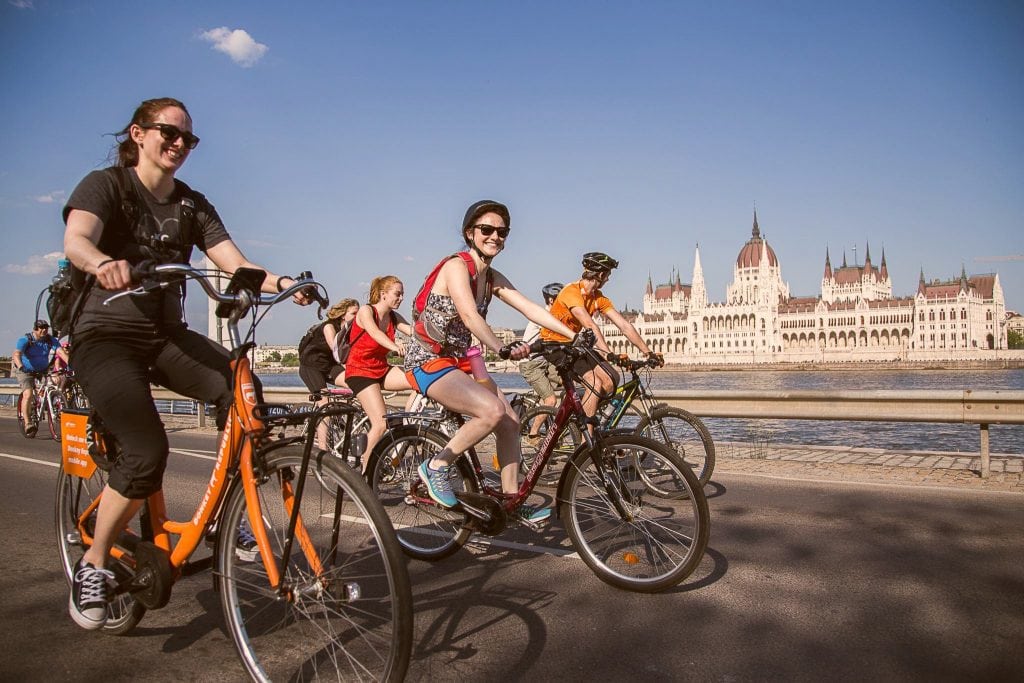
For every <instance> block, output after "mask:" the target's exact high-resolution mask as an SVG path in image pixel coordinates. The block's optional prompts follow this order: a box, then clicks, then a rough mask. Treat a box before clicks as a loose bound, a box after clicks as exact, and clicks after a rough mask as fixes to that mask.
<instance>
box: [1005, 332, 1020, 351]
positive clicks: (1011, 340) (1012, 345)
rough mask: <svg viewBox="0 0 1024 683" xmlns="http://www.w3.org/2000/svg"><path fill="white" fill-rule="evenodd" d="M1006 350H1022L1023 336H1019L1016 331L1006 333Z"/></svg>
mask: <svg viewBox="0 0 1024 683" xmlns="http://www.w3.org/2000/svg"><path fill="white" fill-rule="evenodd" d="M1006 348H1008V349H1024V334H1021V333H1020V332H1018V331H1017V330H1007V331H1006Z"/></svg>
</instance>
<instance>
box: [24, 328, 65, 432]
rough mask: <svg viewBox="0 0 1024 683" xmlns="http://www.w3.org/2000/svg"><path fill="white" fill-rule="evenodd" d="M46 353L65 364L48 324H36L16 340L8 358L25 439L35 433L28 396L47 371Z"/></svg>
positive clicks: (36, 420)
mask: <svg viewBox="0 0 1024 683" xmlns="http://www.w3.org/2000/svg"><path fill="white" fill-rule="evenodd" d="M50 351H55V352H56V355H57V357H58V358H60V359H61V360H63V361H67V359H68V357H67V354H66V353H65V352H64V349H63V348H61V345H60V342H59V341H57V339H56V338H54V337H53V335H51V334H50V323H48V322H46V321H45V320H37V321H36V323H35V325H33V326H32V331H31V332H28V333H26V334H23V335H21V336H20V337H18V341H17V343H16V344H15V345H14V353H12V354H11V366H12V367H13V368H14V376H15V378H16V379H17V380H18V386H19V387H21V399H20V400H21V414H22V415H23V416H24V417H25V435H26V436H35V435H36V431H37V430H38V429H39V422H38V417H39V416H38V415H36V414H35V412H34V411H33V410H32V395H33V394H34V393H35V390H36V379H38V378H41V377H42V376H43V375H44V374H46V370H47V368H49V367H50Z"/></svg>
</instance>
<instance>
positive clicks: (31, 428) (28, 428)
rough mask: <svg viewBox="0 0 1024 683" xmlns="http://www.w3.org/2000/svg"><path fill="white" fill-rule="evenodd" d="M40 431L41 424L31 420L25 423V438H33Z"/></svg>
mask: <svg viewBox="0 0 1024 683" xmlns="http://www.w3.org/2000/svg"><path fill="white" fill-rule="evenodd" d="M38 431H39V423H38V422H36V421H35V420H30V421H28V422H26V423H25V436H27V437H29V438H31V437H33V436H35V435H36V432H38Z"/></svg>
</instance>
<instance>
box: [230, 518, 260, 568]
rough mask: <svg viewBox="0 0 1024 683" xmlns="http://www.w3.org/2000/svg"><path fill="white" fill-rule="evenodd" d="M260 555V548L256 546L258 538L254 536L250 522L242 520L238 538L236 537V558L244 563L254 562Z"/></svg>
mask: <svg viewBox="0 0 1024 683" xmlns="http://www.w3.org/2000/svg"><path fill="white" fill-rule="evenodd" d="M257 554H259V546H258V545H257V544H256V537H255V536H253V534H252V528H251V527H250V526H249V520H247V519H242V523H241V524H239V525H238V536H236V537H235V556H236V557H238V559H240V560H241V561H242V562H252V561H254V560H255V559H256V555H257Z"/></svg>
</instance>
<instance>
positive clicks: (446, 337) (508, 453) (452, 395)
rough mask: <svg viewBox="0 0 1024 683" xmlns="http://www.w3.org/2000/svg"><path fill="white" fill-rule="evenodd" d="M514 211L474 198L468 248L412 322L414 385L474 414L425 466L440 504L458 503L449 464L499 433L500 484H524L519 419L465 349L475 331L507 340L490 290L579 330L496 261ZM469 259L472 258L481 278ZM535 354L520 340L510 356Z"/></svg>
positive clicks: (522, 511)
mask: <svg viewBox="0 0 1024 683" xmlns="http://www.w3.org/2000/svg"><path fill="white" fill-rule="evenodd" d="M510 224H511V223H510V217H509V212H508V208H506V207H505V205H504V204H501V203H499V202H495V201H491V200H483V201H479V202H476V203H474V204H472V205H471V206H470V207H469V209H468V210H467V211H466V215H465V217H464V218H463V221H462V239H463V241H464V242H465V244H466V251H465V252H460V253H459V254H455V255H452V256H450V257H448V258H447V259H445V261H444V262H443V265H442V266H441V267H440V270H439V271H438V272H437V277H436V278H435V279H434V281H433V284H432V286H431V287H430V292H429V296H428V297H427V300H426V306H425V308H424V310H423V312H422V314H421V315H420V317H419V319H418V320H417V322H416V325H415V327H414V330H415V334H414V336H413V339H414V341H415V342H416V343H413V344H410V345H409V350H408V352H407V353H406V356H405V370H406V375H407V377H408V378H409V384H410V385H411V386H412V387H413V388H414V389H416V390H417V391H419V392H420V393H421V394H424V395H426V396H427V397H429V398H431V399H433V400H435V401H437V402H438V403H440V404H441V405H443V406H444V407H445V408H448V409H449V410H452V411H454V412H457V413H461V414H463V415H466V416H468V417H469V418H470V419H469V420H467V421H466V423H465V424H464V425H463V426H462V427H460V428H459V430H458V431H457V432H455V434H454V435H453V436H452V438H451V440H450V441H449V442H448V445H447V446H446V447H445V448H443V449H442V450H441V451H439V452H438V453H437V454H436V455H435V456H434V457H433V458H432V459H431V460H429V461H424V462H423V463H422V464H421V465H420V468H419V475H420V479H422V480H423V482H424V483H425V484H426V487H427V490H428V491H429V493H430V497H431V498H433V499H434V501H435V502H437V503H438V504H439V505H443V506H445V507H449V508H451V507H455V506H456V505H457V504H458V500H457V499H456V498H455V495H454V493H453V492H452V485H451V481H449V478H448V468H449V467H450V466H451V464H452V463H453V462H454V461H455V459H456V458H458V457H459V456H460V455H462V453H463V451H465V450H466V449H467V448H470V447H471V446H475V445H476V444H477V443H479V442H480V441H481V440H482V439H484V437H486V436H487V435H488V434H491V433H492V432H493V433H494V438H495V442H496V444H497V451H498V463H499V466H500V467H501V489H502V491H504V492H505V493H512V492H515V491H516V490H517V489H518V472H519V460H520V457H521V450H520V443H519V420H518V418H517V417H516V414H515V411H514V410H512V408H511V406H509V404H508V401H507V400H506V399H505V397H504V395H503V394H502V393H501V391H498V390H497V387H495V386H494V385H493V383H492V384H491V386H489V387H488V386H485V385H484V384H481V383H478V382H477V381H475V380H474V379H473V377H472V376H470V375H469V374H468V372H469V362H468V360H467V359H466V352H467V351H468V349H469V347H470V345H471V344H472V343H473V340H472V338H473V336H476V338H477V339H479V340H480V341H481V342H482V343H483V344H484V345H485V346H487V348H489V349H491V350H492V351H495V352H497V351H499V350H501V348H502V344H501V342H500V341H499V340H498V338H497V337H496V336H495V335H494V331H493V330H491V328H490V326H489V325H488V324H487V320H486V319H485V316H486V315H487V307H488V304H489V303H490V300H491V295H492V294H493V295H497V297H498V298H499V299H501V300H502V301H504V302H505V303H506V304H508V305H509V306H511V307H512V308H514V309H516V310H517V311H519V312H520V313H522V314H523V315H524V316H526V318H527V319H528V320H532V321H534V322H536V323H538V324H539V325H543V326H545V327H550V328H551V329H553V330H555V331H557V332H559V333H561V334H565V335H570V336H571V335H572V334H573V332H572V330H570V329H569V328H568V327H566V326H565V325H563V324H562V323H561V322H559V321H558V320H556V319H555V318H554V317H553V316H552V315H551V314H550V313H548V311H546V310H545V309H544V307H543V306H540V305H539V304H536V303H534V302H532V301H530V300H529V299H527V298H526V297H525V296H523V294H522V293H521V292H520V291H519V290H517V289H516V288H515V287H514V286H513V285H512V283H511V282H510V281H509V280H508V278H507V277H505V276H504V275H503V274H502V273H500V272H498V271H496V270H494V269H493V268H492V267H491V262H492V261H493V260H494V258H495V257H496V256H497V255H498V254H500V253H501V252H502V250H503V249H504V248H505V240H506V239H507V238H508V235H509V225H510ZM467 258H469V259H472V266H473V269H474V271H475V276H472V275H471V271H470V266H469V264H468V263H467V260H466V259H467ZM528 353H529V347H527V346H526V345H525V344H521V343H520V344H516V345H515V346H514V347H513V348H512V349H511V355H510V357H511V358H512V359H513V360H521V359H523V358H525V357H526V355H527V354H528ZM517 515H518V516H519V517H521V518H523V519H525V520H526V521H529V522H538V521H541V520H543V519H546V518H547V517H549V516H550V515H551V511H550V510H548V509H544V508H541V509H534V508H533V507H532V506H528V505H522V506H520V507H519V509H518V510H517Z"/></svg>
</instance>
